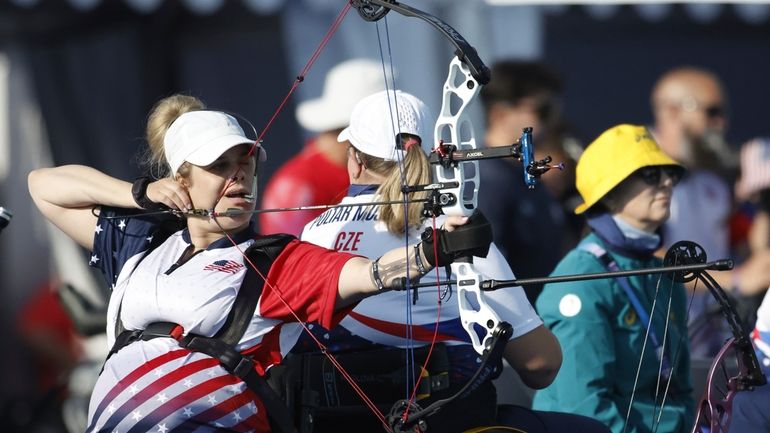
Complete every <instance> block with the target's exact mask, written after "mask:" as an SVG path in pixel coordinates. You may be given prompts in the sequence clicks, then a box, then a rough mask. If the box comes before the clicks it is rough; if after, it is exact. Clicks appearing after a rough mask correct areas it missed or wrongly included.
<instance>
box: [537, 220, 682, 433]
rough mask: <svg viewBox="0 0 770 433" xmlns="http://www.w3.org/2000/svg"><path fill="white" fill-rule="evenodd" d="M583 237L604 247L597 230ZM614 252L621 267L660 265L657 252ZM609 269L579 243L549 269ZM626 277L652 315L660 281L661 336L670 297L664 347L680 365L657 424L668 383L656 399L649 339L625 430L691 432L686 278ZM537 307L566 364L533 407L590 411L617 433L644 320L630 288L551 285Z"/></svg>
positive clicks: (601, 283)
mask: <svg viewBox="0 0 770 433" xmlns="http://www.w3.org/2000/svg"><path fill="white" fill-rule="evenodd" d="M586 243H595V244H597V245H599V246H600V247H602V248H603V249H605V250H607V246H606V245H605V244H604V243H603V242H602V240H601V239H600V238H599V237H597V236H596V235H595V234H590V235H589V236H587V237H586V238H585V239H584V240H583V241H582V243H581V245H584V244H586ZM610 254H611V256H612V257H613V258H614V259H615V261H616V262H617V264H618V266H619V267H620V268H621V269H624V270H629V269H641V268H647V267H658V266H661V261H660V260H659V259H656V258H650V259H646V260H638V259H633V258H629V257H624V256H621V255H619V254H617V253H613V252H610ZM604 271H607V268H606V267H605V265H604V264H603V263H602V262H601V261H600V260H599V259H598V258H597V257H596V256H595V255H594V254H592V253H591V252H588V251H586V250H584V249H582V248H581V246H578V247H577V248H575V249H574V250H572V251H570V252H569V254H567V256H565V257H564V259H562V261H561V262H560V263H559V265H558V266H557V267H556V269H555V270H554V271H553V274H552V275H568V274H584V273H596V272H604ZM629 282H630V283H631V286H632V287H633V289H634V290H635V291H636V293H637V295H638V298H639V300H640V302H641V304H642V305H644V308H645V310H646V311H647V313H648V314H649V312H650V310H651V308H652V301H653V299H654V297H655V291H656V288H658V287H659V289H660V290H659V293H658V301H657V303H656V306H655V310H656V311H655V314H654V317H653V327H654V329H655V331H656V332H657V334H658V337H659V340H660V341H661V342H662V341H663V331H664V327H665V315H666V310H667V308H668V300H669V295H672V297H671V300H672V302H671V314H670V316H671V321H670V323H669V327H668V335H667V336H666V341H665V350H666V353H668V356H669V359H670V360H671V362H672V363H674V362H675V365H674V371H673V375H672V380H671V384H670V389H669V391H668V396H667V397H666V401H665V406H664V409H663V414H662V416H661V417H660V425H659V426H658V427H657V429H655V427H654V426H655V423H656V419H657V417H658V413H659V411H660V410H659V408H660V401H661V400H662V398H663V394H664V392H665V384H664V385H663V386H661V388H660V390H659V391H658V404H657V405H656V404H655V394H656V387H658V377H659V375H658V368H659V361H658V358H657V356H656V355H655V352H654V349H653V346H652V344H651V342H650V341H648V342H647V347H646V349H645V351H644V359H643V360H642V369H641V373H640V375H639V382H638V384H637V386H636V392H635V394H634V402H633V407H632V408H631V416H630V419H629V423H628V424H629V425H628V428H627V429H626V432H628V433H647V432H652V431H653V430H655V431H657V432H661V433H662V432H665V433H677V432H682V433H684V432H689V431H690V430H691V429H692V424H693V418H694V416H693V401H692V397H691V393H692V384H691V380H690V352H689V348H688V338H687V324H686V317H685V315H686V298H687V296H686V293H685V291H684V288H683V287H682V285H681V284H678V283H672V282H671V280H670V279H668V278H666V277H662V278H661V277H660V274H656V275H647V276H638V277H630V278H629ZM536 305H537V311H538V312H539V313H540V316H541V317H542V318H543V321H544V322H545V324H546V326H548V327H549V328H550V329H551V331H552V332H553V333H554V334H555V335H556V337H557V338H558V339H559V342H560V343H561V347H562V352H563V353H564V362H563V364H562V367H561V370H560V371H559V374H558V375H557V376H556V380H554V382H553V383H552V384H551V385H550V386H549V387H547V388H545V389H543V390H541V391H539V392H537V394H536V395H535V398H534V401H533V407H534V409H538V410H549V411H562V412H571V413H577V414H582V415H586V416H590V417H592V418H595V419H597V420H599V421H601V422H603V423H605V424H606V425H607V426H608V427H609V428H610V429H611V430H612V431H613V432H614V433H621V432H623V424H624V422H625V419H626V413H627V411H628V405H629V402H630V400H631V393H632V392H633V388H634V378H635V375H636V370H637V366H638V364H639V358H640V356H641V355H642V345H643V343H644V336H645V324H644V323H642V321H641V320H639V317H638V316H637V314H636V312H635V310H634V309H633V307H632V306H631V303H630V301H629V299H628V296H627V295H626V293H625V292H624V291H623V289H622V288H621V286H620V285H619V284H618V283H617V281H616V280H615V279H601V280H591V281H580V282H570V283H557V284H548V285H546V286H545V288H544V289H543V292H542V294H541V295H540V297H539V298H538V300H537V304H536Z"/></svg>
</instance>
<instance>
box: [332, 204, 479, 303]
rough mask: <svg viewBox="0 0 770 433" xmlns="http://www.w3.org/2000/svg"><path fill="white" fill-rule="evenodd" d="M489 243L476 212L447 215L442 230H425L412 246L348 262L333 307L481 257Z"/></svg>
mask: <svg viewBox="0 0 770 433" xmlns="http://www.w3.org/2000/svg"><path fill="white" fill-rule="evenodd" d="M491 243H492V230H491V228H490V225H489V222H488V221H487V219H486V218H485V217H484V216H483V215H482V214H481V213H480V212H476V213H474V215H472V216H471V217H461V216H448V217H447V218H446V220H445V221H444V225H443V226H442V228H439V229H436V230H433V228H432V227H431V228H428V229H426V230H425V232H424V233H423V235H422V241H421V242H420V243H418V244H416V245H410V246H409V247H407V248H403V247H399V248H395V249H393V250H390V251H388V252H386V253H385V254H383V255H382V256H381V257H380V258H378V259H376V260H373V261H372V260H369V259H366V258H363V257H356V258H353V259H351V260H349V261H348V262H347V263H346V264H345V267H344V268H343V269H342V273H341V274H340V280H339V287H338V297H337V304H336V307H337V308H342V307H345V306H348V305H350V304H352V303H354V302H357V301H359V300H361V299H363V298H365V297H367V296H371V295H374V294H377V293H383V292H386V291H389V290H392V289H394V288H396V287H398V288H403V287H404V285H403V284H402V281H403V279H404V278H410V279H411V280H413V281H416V280H418V279H419V278H420V277H422V276H424V275H425V274H426V273H428V272H429V271H430V270H431V269H433V268H434V267H435V266H446V265H449V264H451V263H452V262H453V261H455V260H456V259H457V258H459V257H465V256H479V257H485V256H486V254H487V252H488V251H489V246H490V244H491Z"/></svg>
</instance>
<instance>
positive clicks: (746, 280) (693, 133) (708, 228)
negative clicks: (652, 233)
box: [651, 67, 770, 357]
mask: <svg viewBox="0 0 770 433" xmlns="http://www.w3.org/2000/svg"><path fill="white" fill-rule="evenodd" d="M651 102H652V109H653V113H654V116H655V125H654V129H653V134H654V136H655V138H656V140H657V141H658V143H660V147H661V148H662V149H663V150H664V151H665V152H666V153H668V154H669V156H671V157H672V158H674V159H676V160H677V161H679V162H681V163H682V164H683V165H685V166H686V167H687V168H688V174H687V175H686V176H685V178H684V179H683V180H682V182H681V183H680V184H679V186H677V188H676V189H675V190H674V197H673V201H672V203H671V218H670V219H669V220H668V222H667V223H666V224H665V226H664V242H665V246H666V247H668V246H670V245H671V244H673V243H675V242H677V241H679V240H690V241H694V242H697V243H698V244H700V245H701V246H702V247H703V248H704V249H705V251H706V254H707V256H708V257H709V258H711V259H718V258H728V257H731V254H730V249H729V224H728V219H729V216H730V213H731V210H732V195H731V192H730V190H731V188H730V186H729V183H728V181H727V179H726V178H725V175H726V173H728V172H729V170H730V169H731V168H732V166H734V165H735V164H734V162H733V161H735V160H736V158H735V157H733V156H732V155H731V152H730V151H729V149H728V147H727V145H726V142H725V139H724V133H725V130H726V129H727V110H726V107H727V101H726V96H725V94H724V90H723V88H722V85H721V83H720V82H719V79H718V78H717V77H716V76H715V75H714V74H712V73H711V72H708V71H705V70H702V69H697V68H692V67H683V68H677V69H673V70H671V71H669V72H667V73H665V74H664V75H663V76H662V77H661V78H660V79H659V80H658V82H657V83H656V85H655V87H654V89H653V92H652V101H651ZM768 270H770V252H761V253H758V254H755V255H752V256H751V257H749V258H748V259H747V260H746V261H745V262H744V263H743V264H742V265H741V266H740V267H738V268H736V269H735V270H733V271H730V272H717V273H715V274H714V277H715V278H716V279H717V281H718V282H719V283H720V285H721V286H722V287H725V288H727V289H733V290H734V291H735V290H738V291H739V292H740V293H742V294H752V293H756V292H757V291H760V290H763V289H764V288H766V287H767V285H768V284H770V271H768ZM713 305H715V301H714V300H713V299H712V298H711V295H709V294H708V293H705V292H702V293H696V295H695V299H694V300H693V304H692V308H691V310H690V314H689V317H690V325H691V327H693V329H691V331H690V338H691V344H692V354H693V356H694V357H710V356H712V355H714V354H715V353H716V351H717V350H719V348H720V346H721V345H722V342H723V341H724V338H725V337H726V336H727V334H726V333H725V331H724V329H723V328H724V327H723V324H722V320H721V318H720V317H718V316H714V320H703V319H704V318H705V317H706V316H704V315H705V314H708V312H709V311H717V309H712V308H710V307H711V306H713ZM696 321H697V323H698V324H699V325H698V326H697V327H694V326H693V325H694V323H696Z"/></svg>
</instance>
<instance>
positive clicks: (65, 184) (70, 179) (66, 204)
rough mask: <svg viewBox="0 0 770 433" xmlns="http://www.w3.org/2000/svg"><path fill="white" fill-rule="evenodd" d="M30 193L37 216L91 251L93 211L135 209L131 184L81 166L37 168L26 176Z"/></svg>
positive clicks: (93, 224) (94, 223) (93, 222)
mask: <svg viewBox="0 0 770 433" xmlns="http://www.w3.org/2000/svg"><path fill="white" fill-rule="evenodd" d="M27 182H28V186H29V193H30V195H31V196H32V199H33V200H34V201H35V205H37V207H38V209H40V212H42V213H43V215H44V216H45V217H46V218H47V219H48V220H49V221H51V222H52V223H53V224H54V225H56V226H57V227H59V228H60V229H61V230H62V231H63V232H64V233H65V234H67V236H69V237H71V238H72V239H73V240H75V242H77V243H78V244H80V245H81V246H83V247H85V248H87V249H89V250H91V249H92V247H93V241H94V226H95V225H96V220H97V217H96V216H95V215H94V213H93V211H92V210H93V207H95V206H100V205H110V206H116V207H123V208H132V207H137V205H136V203H134V199H133V197H132V196H131V184H130V183H128V182H126V181H123V180H120V179H116V178H114V177H111V176H108V175H106V174H104V173H102V172H100V171H99V170H96V169H93V168H91V167H86V166H82V165H63V166H61V167H54V168H40V169H37V170H33V171H32V172H30V173H29V177H28V180H27Z"/></svg>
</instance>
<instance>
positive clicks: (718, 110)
mask: <svg viewBox="0 0 770 433" xmlns="http://www.w3.org/2000/svg"><path fill="white" fill-rule="evenodd" d="M703 112H704V113H706V117H708V118H709V119H714V118H716V117H725V108H724V107H723V106H721V105H709V106H708V107H705V108H704V109H703Z"/></svg>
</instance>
